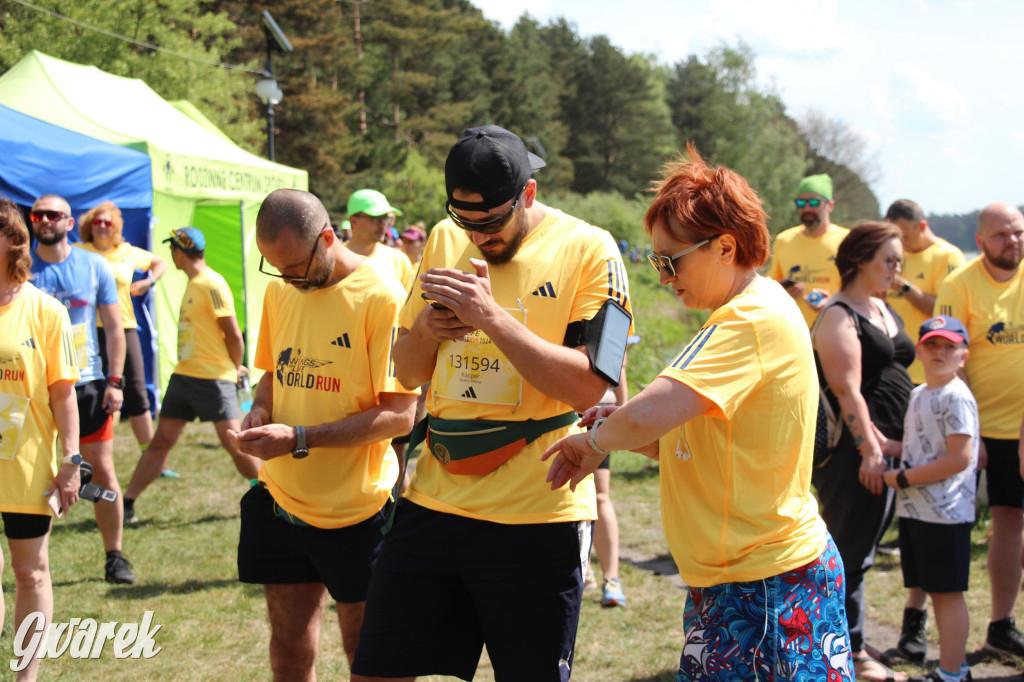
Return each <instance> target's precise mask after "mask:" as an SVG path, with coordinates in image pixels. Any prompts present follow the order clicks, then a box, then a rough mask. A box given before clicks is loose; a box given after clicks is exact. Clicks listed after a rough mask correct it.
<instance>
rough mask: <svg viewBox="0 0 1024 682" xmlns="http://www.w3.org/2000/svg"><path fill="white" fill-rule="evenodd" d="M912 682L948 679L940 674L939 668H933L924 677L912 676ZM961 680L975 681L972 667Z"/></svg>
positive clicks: (964, 681) (943, 680) (963, 681)
mask: <svg viewBox="0 0 1024 682" xmlns="http://www.w3.org/2000/svg"><path fill="white" fill-rule="evenodd" d="M910 682H946V679H945V678H944V677H943V676H942V675H940V674H939V671H938V670H933V671H931V672H930V673H928V674H927V675H924V676H922V677H911V678H910ZM960 682H974V676H973V675H971V671H970V669H968V670H967V674H966V675H964V676H963V677H961V678H960Z"/></svg>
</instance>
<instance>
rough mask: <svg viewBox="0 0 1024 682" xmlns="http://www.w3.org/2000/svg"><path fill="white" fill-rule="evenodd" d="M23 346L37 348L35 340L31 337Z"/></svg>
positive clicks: (23, 342)
mask: <svg viewBox="0 0 1024 682" xmlns="http://www.w3.org/2000/svg"><path fill="white" fill-rule="evenodd" d="M21 345H23V346H25V347H26V348H35V347H36V340H35V339H33V338H32V337H31V336H30V337H28V339H26V340H24V341H22V342H21Z"/></svg>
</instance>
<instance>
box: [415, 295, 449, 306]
mask: <svg viewBox="0 0 1024 682" xmlns="http://www.w3.org/2000/svg"><path fill="white" fill-rule="evenodd" d="M420 298H422V299H423V300H424V301H426V302H427V303H429V304H430V307H431V308H434V309H435V310H450V308H449V307H448V306H446V305H445V304H443V303H438V302H437V301H431V300H430V299H429V298H427V292H425V291H424V292H423V293H421V294H420Z"/></svg>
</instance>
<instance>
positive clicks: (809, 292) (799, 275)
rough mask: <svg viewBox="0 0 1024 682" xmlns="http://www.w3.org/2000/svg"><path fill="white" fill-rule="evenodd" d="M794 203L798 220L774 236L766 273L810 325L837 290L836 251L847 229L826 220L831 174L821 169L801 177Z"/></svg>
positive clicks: (830, 204) (829, 213)
mask: <svg viewBox="0 0 1024 682" xmlns="http://www.w3.org/2000/svg"><path fill="white" fill-rule="evenodd" d="M794 203H795V205H796V210H797V214H798V215H799V216H800V223H801V224H800V225H797V226H796V227H791V228H789V229H788V230H783V231H782V232H780V233H779V234H778V236H777V237H776V238H775V245H774V247H773V248H772V260H771V263H770V264H769V265H768V276H769V277H771V278H772V279H774V280H777V281H778V282H779V283H780V284H782V286H783V287H785V289H786V291H787V292H788V293H789V295H790V296H792V297H793V298H794V299H796V302H797V305H799V307H800V312H802V313H803V315H804V319H805V320H806V321H807V326H808V327H811V326H813V325H814V320H815V319H817V317H818V312H819V311H820V310H822V309H823V308H824V307H825V305H826V304H827V303H828V299H829V297H831V296H832V294H834V293H835V292H836V291H838V290H839V271H838V270H837V269H836V251H837V250H838V249H839V242H841V241H843V237H845V236H846V233H847V232H849V230H847V229H846V228H845V227H840V226H839V225H834V224H832V222H831V221H830V220H829V217H830V215H831V213H832V209H833V208H835V202H834V201H833V200H832V178H831V177H830V176H829V175H827V174H825V173H822V174H820V175H808V176H807V177H806V178H804V179H803V180H801V181H800V185H799V186H798V187H797V190H796V200H795V201H794Z"/></svg>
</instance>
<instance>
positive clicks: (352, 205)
mask: <svg viewBox="0 0 1024 682" xmlns="http://www.w3.org/2000/svg"><path fill="white" fill-rule="evenodd" d="M346 209H347V211H348V219H349V222H350V223H351V225H352V238H351V239H349V240H348V241H347V242H346V243H345V246H347V247H348V248H349V250H351V251H355V252H356V253H358V254H359V255H360V256H366V257H367V258H372V259H374V260H377V261H380V262H381V263H383V264H384V265H386V266H387V267H388V268H389V269H390V270H392V271H393V272H394V273H395V276H396V277H397V278H398V281H400V282H401V283H402V285H403V286H404V287H405V289H406V291H408V290H409V289H411V288H412V284H413V279H414V278H415V277H416V268H414V267H413V265H412V262H411V261H410V260H409V257H408V256H406V255H405V254H404V253H402V251H400V250H399V249H396V248H393V247H390V246H388V245H387V244H385V243H384V240H385V239H386V238H387V235H388V231H389V230H390V229H391V228H392V226H393V225H394V224H395V216H396V215H402V212H401V211H399V210H398V209H397V208H395V207H394V206H392V205H391V204H390V203H388V200H387V197H385V196H384V195H383V194H381V193H380V192H378V191H377V190H373V189H360V190H356V191H355V192H353V193H352V196H351V197H349V199H348V204H347V205H346Z"/></svg>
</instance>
